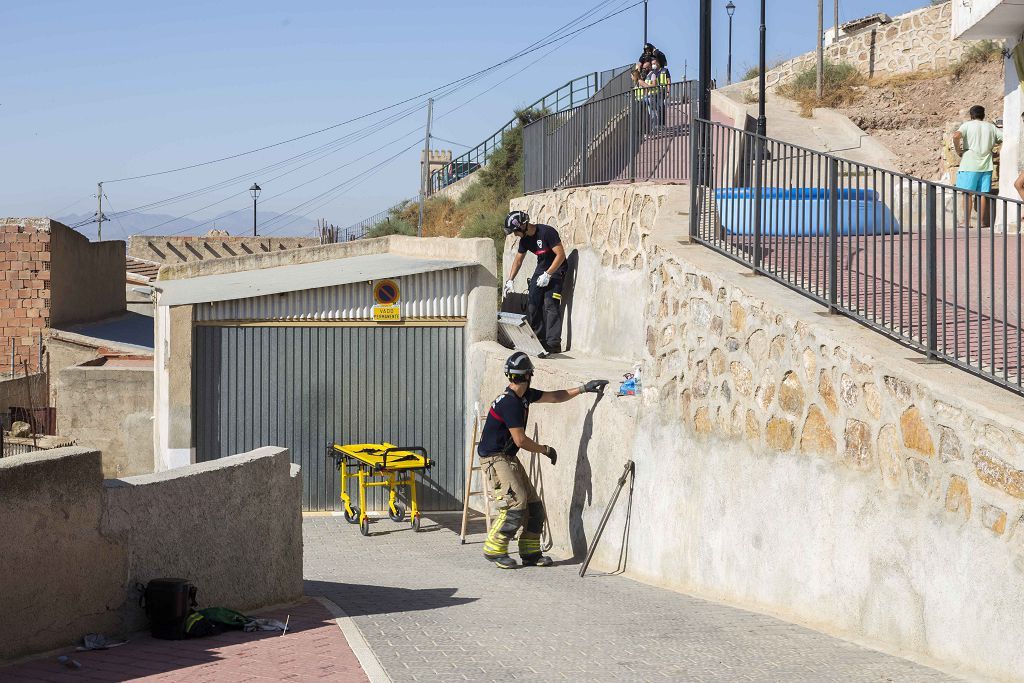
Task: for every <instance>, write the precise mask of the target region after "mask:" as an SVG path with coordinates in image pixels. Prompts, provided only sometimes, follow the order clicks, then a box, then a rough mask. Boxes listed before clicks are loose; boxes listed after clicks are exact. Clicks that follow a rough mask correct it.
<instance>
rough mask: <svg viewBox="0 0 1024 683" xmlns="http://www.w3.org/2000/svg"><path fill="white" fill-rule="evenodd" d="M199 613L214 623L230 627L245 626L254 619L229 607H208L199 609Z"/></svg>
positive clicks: (239, 627)
mask: <svg viewBox="0 0 1024 683" xmlns="http://www.w3.org/2000/svg"><path fill="white" fill-rule="evenodd" d="M199 613H200V614H202V615H203V617H204V618H206V619H209V620H210V621H212V622H213V623H215V624H220V625H221V626H224V627H225V628H229V629H242V628H245V625H246V624H248V623H249V622H250V621H252V618H251V617H247V616H245V615H244V614H242V613H241V612H236V611H235V610H233V609H228V608H227V607H207V608H206V609H201V610H199Z"/></svg>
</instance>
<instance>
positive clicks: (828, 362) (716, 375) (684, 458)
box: [481, 186, 1024, 678]
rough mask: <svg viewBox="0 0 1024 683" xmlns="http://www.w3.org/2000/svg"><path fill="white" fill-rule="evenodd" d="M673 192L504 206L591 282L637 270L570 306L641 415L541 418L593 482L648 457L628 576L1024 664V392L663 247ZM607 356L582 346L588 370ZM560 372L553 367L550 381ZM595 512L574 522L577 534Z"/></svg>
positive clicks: (898, 640) (1004, 669)
mask: <svg viewBox="0 0 1024 683" xmlns="http://www.w3.org/2000/svg"><path fill="white" fill-rule="evenodd" d="M660 192H661V190H659V189H658V188H656V187H643V186H638V187H633V188H618V187H600V188H580V189H575V190H566V191H560V192H549V193H544V194H541V195H533V196H530V197H523V198H519V199H516V200H514V201H513V203H512V206H513V208H519V209H527V210H529V211H530V212H531V215H536V216H538V218H539V219H542V220H545V221H546V222H550V223H551V224H552V225H554V226H555V227H557V228H558V229H559V230H560V231H561V233H562V236H563V241H566V243H567V246H566V248H567V250H569V249H575V250H578V252H579V253H580V254H581V255H583V257H584V258H581V260H580V263H581V264H583V263H587V264H588V265H587V267H589V268H592V269H593V270H594V271H595V272H594V273H593V274H592V275H591V276H590V277H591V278H592V279H591V282H602V281H615V278H618V277H621V276H622V275H623V273H624V271H633V272H634V273H635V275H636V276H637V277H638V281H637V283H636V284H635V285H633V286H631V287H630V288H622V287H618V288H616V289H614V290H608V291H604V292H603V293H599V295H597V296H594V295H592V294H589V293H585V292H581V291H580V286H578V287H577V291H576V292H575V294H574V296H575V299H576V305H577V307H578V308H577V310H576V311H575V313H574V315H577V316H579V317H580V318H581V319H586V318H587V317H588V316H589V317H591V318H593V319H594V320H598V321H603V322H598V323H597V324H596V326H597V328H598V329H604V330H606V331H607V332H606V333H607V334H609V335H610V336H611V337H612V340H611V343H610V344H609V345H610V346H615V347H617V348H618V349H619V350H618V355H617V357H619V358H626V357H627V356H631V357H632V359H635V360H639V361H641V363H642V378H643V383H644V391H643V395H642V397H640V399H627V398H616V399H613V401H617V402H624V401H634V400H639V404H638V405H637V406H636V408H635V409H634V410H632V411H625V410H621V409H616V410H612V411H610V412H609V411H602V409H601V408H598V409H597V411H598V413H603V415H602V417H601V419H602V420H605V421H607V422H608V424H607V425H605V426H604V429H609V428H610V429H611V431H613V432H614V433H615V434H616V437H615V438H614V441H613V440H611V439H604V440H602V441H601V443H600V444H597V443H596V442H594V441H592V440H591V439H590V438H589V435H590V434H591V433H592V429H593V427H592V425H593V421H587V420H582V421H580V420H578V419H576V420H573V419H569V420H567V419H566V417H565V416H564V415H556V414H553V413H552V414H551V415H550V417H549V413H547V412H545V411H543V410H540V409H538V410H536V411H534V412H532V413H531V423H532V424H531V426H530V428H531V429H534V428H536V429H538V430H539V432H540V434H541V435H542V438H543V435H545V434H552V435H555V436H553V437H550V438H557V439H559V440H560V441H559V443H560V445H559V446H558V448H559V452H560V453H562V452H567V453H568V455H567V456H566V463H565V464H566V465H567V466H568V467H572V466H573V463H572V459H573V453H574V450H575V449H574V448H573V445H574V443H575V444H578V449H579V452H578V454H577V455H576V458H577V463H579V462H580V460H579V459H580V458H585V459H586V462H585V463H583V464H582V465H580V464H577V468H580V467H582V468H583V471H587V472H598V471H606V472H607V471H610V470H613V469H614V467H611V466H610V464H609V463H608V462H607V460H609V459H610V460H613V461H614V463H613V464H614V465H615V466H618V467H621V463H622V460H623V458H625V457H627V456H628V457H632V458H633V459H634V460H635V462H636V467H637V481H636V492H635V496H634V498H633V505H632V508H631V509H632V513H631V514H632V517H631V519H630V521H629V525H628V557H627V559H626V565H627V568H626V572H627V573H628V574H631V575H633V576H635V577H637V578H640V579H642V580H645V581H649V582H652V583H656V584H660V585H665V586H669V587H673V588H677V589H680V590H684V591H688V592H692V593H695V594H698V595H704V596H708V597H712V598H717V599H722V600H725V601H728V602H731V603H734V604H739V605H743V606H749V607H753V608H756V609H761V610H765V611H768V612H771V613H774V614H778V615H780V616H782V617H784V618H786V619H790V620H793V621H797V622H800V623H805V624H808V625H811V626H812V627H814V628H817V629H820V630H824V631H828V632H833V633H836V634H839V635H843V636H846V637H854V638H857V639H861V640H865V641H868V642H871V643H873V644H875V645H876V646H877V647H881V648H883V649H888V650H890V651H896V652H901V653H904V654H905V653H908V652H913V653H917V654H919V655H922V656H926V657H932V658H935V659H938V660H943V661H946V662H950V663H953V664H955V665H957V666H962V667H967V668H968V669H973V670H976V671H980V672H984V673H986V674H988V675H992V676H996V677H1010V678H1012V677H1013V676H1015V675H1017V672H1019V671H1021V670H1024V653H1022V652H1021V651H1020V649H1019V648H1018V647H1016V646H1015V643H1017V642H1020V640H1021V639H1022V638H1024V626H1021V622H1020V619H1019V616H1018V615H1019V613H1020V612H1021V611H1024V419H1022V417H1021V410H1020V408H1021V405H1022V399H1021V398H1020V397H1018V396H1016V395H1014V394H1011V393H1010V392H1007V391H1004V390H1002V389H998V388H996V387H993V386H991V385H989V384H988V383H986V382H984V381H983V380H980V379H978V378H975V377H972V376H970V375H968V374H966V373H964V372H962V371H960V370H957V369H955V368H953V367H951V366H948V365H945V364H929V365H924V364H921V363H920V362H919V360H920V358H919V357H918V354H916V353H915V352H913V351H910V350H908V349H906V348H904V347H902V346H900V345H897V344H895V343H894V342H891V341H889V340H887V339H886V338H884V337H882V336H881V335H878V334H877V333H875V332H873V331H871V330H868V329H867V328H864V327H863V326H860V325H858V324H857V323H855V322H853V321H851V320H849V319H846V318H843V317H841V316H829V315H827V312H826V311H825V309H824V308H823V307H821V306H820V305H818V304H817V303H815V302H813V301H811V300H810V299H807V298H805V297H802V296H800V295H799V294H797V293H795V292H793V291H791V290H789V289H787V288H785V287H783V286H782V285H779V284H776V283H774V282H773V281H771V280H768V279H767V278H761V277H751V276H750V275H749V273H748V272H747V271H746V269H744V268H743V267H742V266H740V265H739V264H736V263H735V262H733V261H731V260H729V259H727V258H725V257H723V256H720V255H718V254H716V253H714V252H712V251H710V250H709V249H707V248H705V247H703V246H700V245H696V244H694V245H681V244H680V243H679V241H678V239H676V236H673V237H672V238H671V239H666V234H665V232H664V230H663V227H659V226H663V224H664V223H665V222H666V221H671V219H672V216H673V215H674V213H675V212H673V211H669V210H668V207H669V206H670V205H671V197H670V196H665V197H664V198H663V199H661V198H658V197H659V193H660ZM647 197H652V198H653V199H652V200H651V201H650V202H649V203H648V202H647V199H646V198H647ZM645 205H646V208H645ZM634 219H636V220H635V221H634ZM634 226H635V229H636V234H637V238H638V242H639V243H638V245H637V247H636V248H635V249H632V248H630V247H629V246H628V245H629V243H630V234H631V231H632V230H633V229H634ZM623 245H626V246H625V248H624V247H623ZM582 281H583V279H582V277H581V278H580V282H582ZM588 286H595V285H588ZM596 287H598V288H600V285H596ZM599 291H600V290H599ZM631 306H632V307H633V308H631ZM585 308H590V309H592V310H591V311H590V312H587V311H585V310H582V309H585ZM612 316H614V319H610V318H611V317H612ZM634 327H638V328H639V329H640V331H641V333H640V335H639V339H637V335H636V334H635V329H634ZM600 348H601V347H600V346H599V345H596V344H595V345H592V346H591V348H590V349H589V350H588V351H586V353H585V354H583V355H582V357H580V355H579V354H574V355H576V357H577V361H576V362H577V363H580V362H582V363H584V366H585V367H584V368H583V370H582V371H581V372H580V373H579V374H580V375H581V376H582V375H588V374H591V371H588V369H587V367H586V361H587V359H588V356H587V355H586V354H593V353H594V349H600ZM590 359H591V360H592V365H593V367H594V368H599V367H602V365H601V364H602V363H604V362H605V361H604V360H603V359H600V358H597V357H595V356H590ZM560 362H561V361H558V360H552V361H541V363H542V366H541V368H542V369H541V370H540V371H539V372H538V377H543V376H544V373H545V372H546V368H545V365H546V364H548V363H550V364H552V365H554V366H557V365H558V364H559V363H560ZM609 379H614V377H609ZM492 398H493V396H483V395H481V400H482V401H487V400H491V399H492ZM611 405H612V406H615V404H614V403H612V404H611ZM630 413H632V414H630ZM588 425H590V426H588ZM565 442H567V443H565ZM606 446H607V448H606ZM563 448H564V450H563ZM561 466H562V459H561V458H560V459H559V467H561ZM546 476H548V475H546ZM611 485H612V482H610V481H603V482H600V483H599V482H597V481H596V480H595V481H594V482H593V488H594V491H595V492H596V491H598V487H599V486H601V487H603V488H604V489H609V488H610V487H611ZM549 495H550V494H549ZM600 498H601V497H600V494H598V493H595V499H596V501H595V502H593V505H600V504H601V500H600ZM565 514H566V513H565V512H564V511H562V510H561V509H560V508H556V507H549V515H553V516H556V517H559V516H563V515H565ZM599 514H600V510H599V509H597V510H595V509H594V508H593V507H592V506H591V505H589V504H583V510H582V511H581V512H577V516H578V519H580V520H582V521H581V522H578V524H579V525H581V526H579V528H580V529H581V530H582V533H583V535H584V537H586V536H587V534H589V533H591V531H592V529H593V526H592V525H593V524H595V523H596V517H595V515H599ZM565 528H570V529H571V525H570V524H569V523H568V521H567V520H561V521H555V522H553V529H555V530H558V529H565ZM616 528H618V529H621V527H616ZM614 533H621V531H616V532H614ZM611 538H615V539H616V541H615V543H620V541H619V540H618V536H614V535H613V536H612V537H611ZM556 547H557V543H556ZM605 552H606V554H607V550H606V551H605ZM612 561H614V559H613V560H612ZM605 568H606V569H614V568H615V565H614V564H611V565H610V566H609V565H608V564H607V563H606V564H605ZM992 596H999V597H998V598H994V597H992Z"/></svg>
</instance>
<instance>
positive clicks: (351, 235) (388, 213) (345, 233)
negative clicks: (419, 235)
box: [321, 197, 419, 242]
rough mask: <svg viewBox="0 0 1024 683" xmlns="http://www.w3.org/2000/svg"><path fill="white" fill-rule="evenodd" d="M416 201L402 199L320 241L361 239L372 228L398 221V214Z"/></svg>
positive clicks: (416, 200)
mask: <svg viewBox="0 0 1024 683" xmlns="http://www.w3.org/2000/svg"><path fill="white" fill-rule="evenodd" d="M418 201H419V199H418V198H416V197H414V198H412V199H403V200H402V201H400V202H398V203H397V204H395V205H393V206H390V207H388V208H386V209H384V210H383V211H378V212H377V213H375V214H373V215H372V216H368V217H367V218H364V219H363V220H361V221H358V222H356V223H353V224H352V225H350V226H348V227H346V228H341V229H339V230H337V231H335V232H334V233H332V234H331V235H329V236H328V237H322V238H321V239H322V240H323V241H329V238H331V239H333V240H334V241H335V242H351V241H352V240H359V239H363V238H364V237H366V236H367V233H369V232H370V231H371V230H372V229H373V228H375V227H377V226H379V225H385V224H388V223H393V222H395V221H398V220H400V219H399V213H400V212H401V211H402V209H404V208H406V207H407V206H408V205H409V204H411V203H414V202H418ZM412 227H413V228H415V227H416V226H415V225H413V226H412Z"/></svg>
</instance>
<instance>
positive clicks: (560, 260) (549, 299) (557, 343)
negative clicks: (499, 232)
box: [503, 211, 566, 353]
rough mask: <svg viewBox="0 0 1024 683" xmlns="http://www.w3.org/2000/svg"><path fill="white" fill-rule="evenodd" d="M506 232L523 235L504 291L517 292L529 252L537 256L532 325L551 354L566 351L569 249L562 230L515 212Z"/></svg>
mask: <svg viewBox="0 0 1024 683" xmlns="http://www.w3.org/2000/svg"><path fill="white" fill-rule="evenodd" d="M505 234H506V235H515V236H516V237H518V238H519V249H518V251H517V252H516V257H515V259H513V261H512V267H511V268H510V269H509V272H508V280H507V281H506V282H505V288H504V290H503V291H504V293H505V294H506V295H507V294H510V293H511V292H512V291H513V285H512V281H513V280H515V277H516V275H517V274H518V273H519V269H520V268H521V267H522V265H523V259H524V258H525V257H526V252H528V251H529V252H533V254H534V255H536V257H537V268H536V269H535V270H534V272H533V277H532V278H530V283H529V298H528V300H527V305H526V313H527V316H528V317H529V319H530V327H532V328H533V333H534V334H535V335H537V339H538V340H540V343H541V344H542V345H543V346H544V350H545V351H547V352H548V353H561V352H562V280H563V278H564V277H565V271H566V265H565V248H564V247H563V246H562V238H561V237H559V235H558V231H557V230H555V229H554V228H552V227H551V226H550V225H541V224H537V223H531V222H530V216H529V215H528V214H527V213H526V212H525V211H512V212H510V213H509V214H508V216H506V217H505Z"/></svg>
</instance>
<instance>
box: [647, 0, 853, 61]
mask: <svg viewBox="0 0 1024 683" xmlns="http://www.w3.org/2000/svg"><path fill="white" fill-rule="evenodd" d="M836 1H837V2H838V0H836ZM646 44H647V0H644V45H646ZM662 66H665V65H664V64H662Z"/></svg>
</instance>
